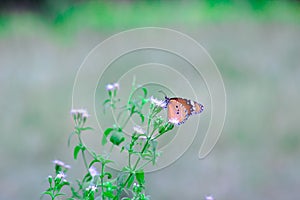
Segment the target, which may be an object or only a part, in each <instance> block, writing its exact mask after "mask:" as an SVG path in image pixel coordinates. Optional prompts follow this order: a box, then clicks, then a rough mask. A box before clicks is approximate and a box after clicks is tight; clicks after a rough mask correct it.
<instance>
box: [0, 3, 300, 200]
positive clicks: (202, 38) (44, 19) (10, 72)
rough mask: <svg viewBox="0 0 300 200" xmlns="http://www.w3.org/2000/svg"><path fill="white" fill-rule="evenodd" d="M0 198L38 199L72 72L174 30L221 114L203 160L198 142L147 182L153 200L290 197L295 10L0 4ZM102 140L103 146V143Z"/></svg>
mask: <svg viewBox="0 0 300 200" xmlns="http://www.w3.org/2000/svg"><path fill="white" fill-rule="evenodd" d="M0 10H1V14H0V95H1V101H0V110H1V113H2V116H1V120H0V127H1V139H0V158H1V161H0V177H1V178H0V199H1V200H2V199H3V200H5V199H15V200H19V199H20V200H21V199H38V198H39V197H40V193H41V192H42V191H43V189H45V188H46V187H47V182H46V177H47V176H48V174H49V173H52V171H53V166H52V163H51V161H52V160H54V159H61V160H64V161H66V162H67V163H68V164H71V165H72V166H73V168H72V171H73V172H72V173H73V175H76V174H77V175H78V174H80V173H81V172H80V171H81V169H82V167H83V166H82V163H80V162H75V161H72V149H71V148H67V137H68V134H69V133H70V131H71V130H72V121H71V118H70V116H69V111H70V108H71V94H72V86H73V82H74V78H75V75H76V72H77V70H78V67H79V65H80V64H81V62H82V61H83V59H84V57H85V56H86V54H87V53H88V52H89V51H90V50H91V49H92V48H93V47H94V46H95V45H97V44H98V43H99V42H101V41H103V40H104V39H106V38H107V37H109V36H111V35H112V34H115V33H118V32H120V31H123V30H127V29H130V28H136V27H144V26H159V27H166V28H172V29H175V30H178V31H181V32H183V33H186V34H188V35H190V36H191V37H193V38H194V39H196V40H197V41H198V42H199V43H201V44H202V45H203V46H204V47H205V48H206V49H207V50H208V52H209V53H210V55H211V56H212V58H213V59H214V61H215V62H216V64H217V66H218V67H219V70H220V72H221V74H222V76H223V79H224V83H225V86H226V92H227V98H228V108H227V110H228V112H227V118H226V124H225V127H224V131H223V134H222V136H221V138H220V140H219V142H218V143H217V145H216V147H215V148H214V150H213V151H212V152H211V154H210V155H209V156H208V157H207V158H205V159H204V160H199V159H198V157H197V154H198V148H199V146H198V145H197V144H199V143H201V141H200V139H201V138H200V139H199V138H198V139H197V140H196V141H195V142H194V143H193V145H192V146H191V148H190V149H189V150H188V151H187V152H186V153H185V154H184V156H182V157H181V158H180V159H179V160H178V161H176V162H175V163H174V164H173V165H171V166H170V167H168V168H165V169H163V170H160V171H157V172H154V173H150V174H148V175H147V177H146V178H147V179H146V181H147V187H148V189H147V193H148V194H150V195H151V197H152V199H204V196H205V195H208V194H212V195H213V196H214V197H215V199H217V200H230V199H244V200H253V199H274V200H275V199H278V200H279V199H297V198H299V187H300V171H299V166H300V159H299V155H300V123H299V119H300V112H299V111H300V109H299V102H300V93H299V86H300V66H299V63H300V58H299V57H300V39H299V36H300V4H299V2H298V1H258V0H249V1H238V0H224V1H222V0H217V1H183V0H182V1H150V0H149V1H130V0H127V1H72V0H68V1H64V2H61V1H58V0H55V1H50V0H48V1H33V0H32V1H29V0H28V1H16V0H15V1H2V3H1V6H0ZM97 137H99V141H100V136H97Z"/></svg>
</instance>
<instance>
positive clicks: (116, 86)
mask: <svg viewBox="0 0 300 200" xmlns="http://www.w3.org/2000/svg"><path fill="white" fill-rule="evenodd" d="M118 89H120V85H119V83H112V84H107V85H106V90H107V91H112V90H118Z"/></svg>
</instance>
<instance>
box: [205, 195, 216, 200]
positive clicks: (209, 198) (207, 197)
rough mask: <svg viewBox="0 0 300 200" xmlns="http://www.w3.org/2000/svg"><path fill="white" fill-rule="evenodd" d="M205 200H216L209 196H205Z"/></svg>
mask: <svg viewBox="0 0 300 200" xmlns="http://www.w3.org/2000/svg"><path fill="white" fill-rule="evenodd" d="M205 200H214V198H213V196H211V195H208V196H205Z"/></svg>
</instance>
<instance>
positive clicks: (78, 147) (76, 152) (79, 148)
mask: <svg viewBox="0 0 300 200" xmlns="http://www.w3.org/2000/svg"><path fill="white" fill-rule="evenodd" d="M81 149H82V146H81V145H77V146H76V147H75V148H74V159H75V160H77V156H78V153H79V151H80V150H81Z"/></svg>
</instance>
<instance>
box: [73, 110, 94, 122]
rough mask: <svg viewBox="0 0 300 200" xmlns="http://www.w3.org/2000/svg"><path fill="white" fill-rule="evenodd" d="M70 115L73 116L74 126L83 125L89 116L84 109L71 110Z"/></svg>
mask: <svg viewBox="0 0 300 200" xmlns="http://www.w3.org/2000/svg"><path fill="white" fill-rule="evenodd" d="M71 115H72V116H73V119H74V121H75V123H76V125H83V124H84V123H85V122H86V120H87V118H88V117H89V116H90V115H89V114H88V112H87V111H86V110H85V109H72V110H71Z"/></svg>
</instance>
